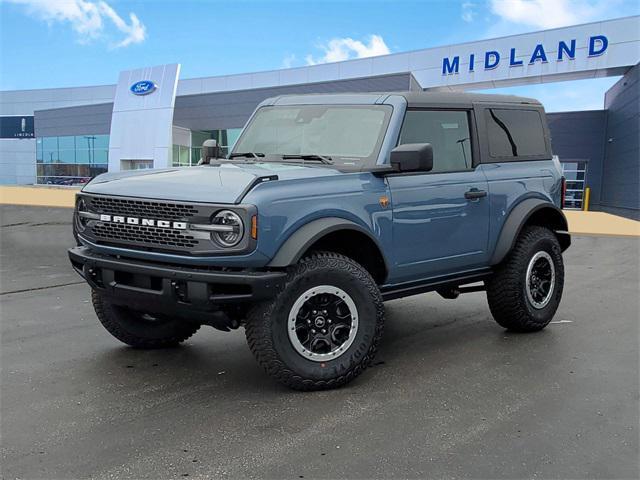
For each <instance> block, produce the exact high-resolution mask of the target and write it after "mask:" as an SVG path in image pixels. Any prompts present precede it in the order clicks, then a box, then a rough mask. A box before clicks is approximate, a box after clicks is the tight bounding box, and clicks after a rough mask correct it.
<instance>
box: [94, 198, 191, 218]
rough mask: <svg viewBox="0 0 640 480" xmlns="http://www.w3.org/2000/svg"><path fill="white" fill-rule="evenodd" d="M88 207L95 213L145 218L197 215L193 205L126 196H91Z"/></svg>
mask: <svg viewBox="0 0 640 480" xmlns="http://www.w3.org/2000/svg"><path fill="white" fill-rule="evenodd" d="M90 203H91V204H90V207H89V208H90V209H91V210H92V211H94V212H97V213H106V214H110V215H128V216H132V217H145V218H171V219H174V220H183V219H187V218H191V217H193V216H195V215H197V213H198V210H197V209H196V208H195V207H194V206H193V205H188V204H183V203H167V202H156V201H153V200H130V199H126V198H112V197H91V202H90Z"/></svg>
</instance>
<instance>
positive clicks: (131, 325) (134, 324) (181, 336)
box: [91, 290, 200, 348]
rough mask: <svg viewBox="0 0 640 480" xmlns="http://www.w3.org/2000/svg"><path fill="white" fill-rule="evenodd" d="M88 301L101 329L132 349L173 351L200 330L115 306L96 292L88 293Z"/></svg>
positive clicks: (197, 327)
mask: <svg viewBox="0 0 640 480" xmlns="http://www.w3.org/2000/svg"><path fill="white" fill-rule="evenodd" d="M91 300H92V301H93V308H94V309H95V311H96V315H97V316H98V320H100V323H102V325H103V326H104V328H106V329H107V331H108V332H109V333H110V334H111V335H113V336H114V337H115V338H117V339H118V340H120V341H121V342H122V343H126V344H127V345H131V346H132V347H136V348H165V347H174V346H176V345H178V344H179V343H181V342H183V341H185V340H186V339H187V338H189V337H191V336H192V335H193V334H194V333H196V332H197V331H198V329H199V328H200V325H199V324H197V323H192V322H188V321H185V320H180V319H175V318H169V317H162V316H154V315H150V314H146V313H141V312H137V311H134V310H131V309H129V308H126V307H123V306H120V305H115V304H113V303H111V302H110V301H109V300H107V299H106V298H105V297H103V296H102V295H100V294H99V293H98V292H96V291H95V290H93V291H92V292H91Z"/></svg>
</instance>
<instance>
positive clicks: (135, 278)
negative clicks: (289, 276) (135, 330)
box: [69, 247, 286, 316]
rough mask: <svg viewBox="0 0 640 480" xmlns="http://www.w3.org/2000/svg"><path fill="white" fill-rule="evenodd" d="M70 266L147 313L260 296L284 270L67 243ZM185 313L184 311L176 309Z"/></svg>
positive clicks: (278, 282)
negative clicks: (167, 260) (203, 263)
mask: <svg viewBox="0 0 640 480" xmlns="http://www.w3.org/2000/svg"><path fill="white" fill-rule="evenodd" d="M69 259H70V260H71V265H72V266H73V268H74V269H75V270H76V271H77V272H78V273H79V274H80V275H81V276H82V277H83V278H84V279H85V280H86V281H87V283H88V284H89V285H90V286H91V288H93V289H95V290H97V291H98V292H100V293H101V294H102V295H105V296H107V297H109V299H110V300H111V301H113V302H114V303H117V304H121V305H126V306H129V307H131V308H133V309H134V310H140V311H145V312H149V313H165V314H166V313H172V314H178V313H183V314H184V313H185V312H188V314H189V316H191V315H193V314H194V313H196V312H202V313H206V312H215V311H218V310H220V309H221V308H222V307H223V306H224V305H228V304H231V305H234V304H235V305H237V304H243V303H252V302H256V301H260V300H265V299H268V298H271V297H273V296H275V295H276V293H277V292H278V291H279V290H281V289H282V288H283V287H284V280H285V276H286V273H285V272H283V271H255V270H242V271H238V270H234V271H230V270H228V269H217V270H213V269H207V268H193V267H179V266H167V265H162V264H158V263H150V262H144V261H140V260H132V259H125V258H121V257H114V256H107V255H102V254H99V253H96V252H94V251H91V250H90V249H89V248H87V247H74V248H71V249H69ZM180 316H184V315H180Z"/></svg>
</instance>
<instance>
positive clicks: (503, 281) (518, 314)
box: [487, 225, 564, 332]
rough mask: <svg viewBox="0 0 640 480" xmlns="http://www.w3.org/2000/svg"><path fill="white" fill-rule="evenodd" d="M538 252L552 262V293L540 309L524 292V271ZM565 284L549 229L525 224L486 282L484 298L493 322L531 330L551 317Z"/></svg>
mask: <svg viewBox="0 0 640 480" xmlns="http://www.w3.org/2000/svg"><path fill="white" fill-rule="evenodd" d="M539 251H545V252H547V253H548V254H549V255H550V256H551V259H552V260H553V262H554V267H555V284H554V291H553V296H552V298H551V299H550V301H549V303H548V304H547V305H546V306H545V307H544V308H541V309H536V308H535V307H533V305H531V303H530V302H529V299H528V298H527V295H526V290H525V288H526V272H527V267H528V265H529V261H530V260H531V258H532V257H533V255H535V253H537V252H539ZM563 286H564V264H563V260H562V250H561V248H560V243H559V242H558V239H557V237H556V236H555V234H554V233H553V231H551V230H550V229H548V228H546V227H541V226H537V225H530V226H525V227H524V228H523V230H522V232H521V233H520V235H519V236H518V239H517V240H516V243H515V245H514V247H513V249H512V250H511V251H510V252H509V255H508V256H507V258H506V259H505V260H504V261H503V262H502V263H501V264H500V265H499V266H498V268H497V269H496V272H495V273H494V275H493V276H492V278H491V279H490V280H489V281H488V282H487V300H488V302H489V308H490V310H491V313H492V315H493V317H494V319H495V320H496V322H497V323H498V324H499V325H501V326H503V327H504V328H507V329H509V330H513V331H517V332H534V331H538V330H542V329H543V328H544V327H546V326H547V325H548V324H549V322H550V321H551V320H552V319H553V316H554V315H555V313H556V311H557V309H558V306H559V304H560V300H561V298H562V291H563Z"/></svg>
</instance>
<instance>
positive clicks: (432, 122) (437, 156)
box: [398, 110, 472, 172]
mask: <svg viewBox="0 0 640 480" xmlns="http://www.w3.org/2000/svg"><path fill="white" fill-rule="evenodd" d="M405 143H430V144H431V145H432V146H433V172H452V171H458V170H468V169H469V168H471V166H472V161H471V135H470V133H469V114H468V112H463V111H445V110H408V111H407V113H406V115H405V119H404V124H403V125H402V131H401V132H400V141H399V142H398V144H399V145H402V144H405Z"/></svg>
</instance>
